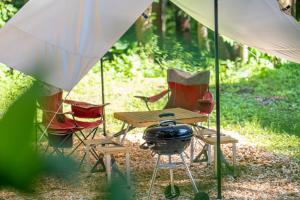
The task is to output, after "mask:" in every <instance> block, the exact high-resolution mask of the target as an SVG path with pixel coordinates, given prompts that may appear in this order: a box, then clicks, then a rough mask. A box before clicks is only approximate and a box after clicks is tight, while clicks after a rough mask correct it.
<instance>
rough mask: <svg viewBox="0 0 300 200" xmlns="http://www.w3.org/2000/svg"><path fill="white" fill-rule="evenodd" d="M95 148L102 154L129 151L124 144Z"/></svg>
mask: <svg viewBox="0 0 300 200" xmlns="http://www.w3.org/2000/svg"><path fill="white" fill-rule="evenodd" d="M97 150H98V151H99V152H100V153H103V154H113V153H126V152H130V148H129V147H124V146H108V147H100V146H99V147H97Z"/></svg>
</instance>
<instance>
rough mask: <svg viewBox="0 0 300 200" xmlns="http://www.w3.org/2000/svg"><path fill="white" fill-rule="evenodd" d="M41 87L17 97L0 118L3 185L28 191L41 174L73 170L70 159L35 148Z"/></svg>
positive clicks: (72, 163)
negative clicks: (47, 154)
mask: <svg viewBox="0 0 300 200" xmlns="http://www.w3.org/2000/svg"><path fill="white" fill-rule="evenodd" d="M40 92H41V90H40V88H39V87H38V86H37V84H34V85H32V87H30V88H29V89H27V90H26V91H25V92H24V93H22V94H21V95H20V96H18V97H17V98H15V100H14V102H13V103H12V104H11V105H10V106H9V108H8V109H7V111H6V112H5V114H4V115H3V117H2V118H1V119H0V186H12V187H14V188H17V189H21V190H26V191H29V190H30V189H32V186H33V183H34V181H35V180H36V178H38V177H39V176H40V175H41V174H43V173H47V174H49V175H56V176H62V175H63V176H64V177H66V176H67V175H69V173H71V172H72V170H73V169H74V164H75V163H74V162H73V161H71V160H65V159H63V160H62V159H59V158H55V157H45V156H41V155H39V154H38V152H37V151H36V149H35V148H34V134H33V133H34V118H35V114H36V100H37V98H38V96H39V94H40Z"/></svg>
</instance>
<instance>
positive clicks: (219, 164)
mask: <svg viewBox="0 0 300 200" xmlns="http://www.w3.org/2000/svg"><path fill="white" fill-rule="evenodd" d="M214 14H215V73H216V128H217V179H218V181H217V182H218V183H217V189H218V193H217V199H218V200H220V199H222V185H221V184H222V182H221V181H222V171H221V138H220V135H221V134H220V133H221V125H220V74H219V73H220V70H219V10H218V0H214Z"/></svg>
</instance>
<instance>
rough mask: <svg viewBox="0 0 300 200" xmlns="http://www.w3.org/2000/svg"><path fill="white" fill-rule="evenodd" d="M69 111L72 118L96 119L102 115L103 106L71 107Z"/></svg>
mask: <svg viewBox="0 0 300 200" xmlns="http://www.w3.org/2000/svg"><path fill="white" fill-rule="evenodd" d="M71 109H72V112H73V113H74V116H75V117H80V118H98V117H101V116H102V115H103V106H95V105H93V106H91V105H72V106H71Z"/></svg>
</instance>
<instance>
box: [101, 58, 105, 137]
mask: <svg viewBox="0 0 300 200" xmlns="http://www.w3.org/2000/svg"><path fill="white" fill-rule="evenodd" d="M100 68H101V90H102V104H103V105H104V104H105V96H104V75H103V58H101V59H100ZM103 135H104V136H106V121H105V108H104V109H103Z"/></svg>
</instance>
